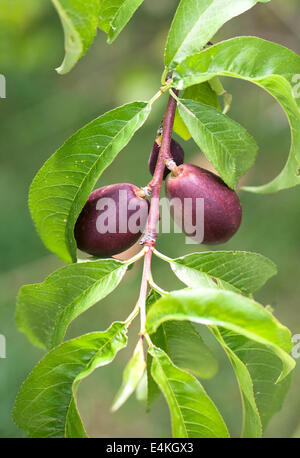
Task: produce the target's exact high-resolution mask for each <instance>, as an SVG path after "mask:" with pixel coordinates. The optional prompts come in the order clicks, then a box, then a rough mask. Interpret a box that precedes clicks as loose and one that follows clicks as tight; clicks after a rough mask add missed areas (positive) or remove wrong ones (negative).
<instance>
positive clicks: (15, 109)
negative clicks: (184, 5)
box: [0, 0, 300, 437]
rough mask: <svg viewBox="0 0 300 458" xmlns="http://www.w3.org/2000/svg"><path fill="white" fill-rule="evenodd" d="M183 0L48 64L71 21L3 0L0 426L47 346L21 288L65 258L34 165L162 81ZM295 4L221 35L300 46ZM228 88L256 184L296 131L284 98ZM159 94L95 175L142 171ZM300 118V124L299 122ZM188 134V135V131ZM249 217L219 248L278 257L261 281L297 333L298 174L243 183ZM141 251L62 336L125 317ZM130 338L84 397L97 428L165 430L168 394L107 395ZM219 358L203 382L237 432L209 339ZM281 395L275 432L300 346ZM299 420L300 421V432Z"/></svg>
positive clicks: (162, 278) (162, 244)
mask: <svg viewBox="0 0 300 458" xmlns="http://www.w3.org/2000/svg"><path fill="white" fill-rule="evenodd" d="M177 4H178V1H175V0H163V1H162V0H145V2H144V4H143V5H142V7H141V8H140V9H139V10H138V12H137V13H136V14H135V16H134V19H133V20H132V21H131V23H130V24H129V25H128V26H127V27H126V29H125V30H124V31H123V32H122V34H121V36H120V37H119V39H118V40H117V41H116V42H115V43H114V44H113V45H111V46H108V45H107V44H106V40H105V35H104V33H102V32H101V31H99V34H98V36H97V38H96V40H95V42H94V44H93V46H92V47H91V49H90V50H89V51H88V53H87V55H86V56H85V57H84V58H83V59H82V60H81V61H80V62H79V64H78V65H77V66H76V68H75V69H74V70H73V71H72V72H71V73H69V74H68V75H66V76H63V77H62V76H59V75H57V73H56V72H55V71H54V69H55V67H57V66H58V65H59V64H60V63H61V60H62V58H63V33H62V28H61V25H60V22H59V19H58V16H57V14H56V12H55V10H54V8H53V6H52V4H51V2H50V0H39V1H37V0H26V2H24V0H0V73H1V74H4V75H5V77H6V80H7V98H6V99H0V128H1V135H0V145H1V146H0V151H1V166H0V218H1V224H0V333H1V334H3V335H5V337H6V343H7V358H6V359H0V437H19V436H22V432H21V431H20V430H18V428H17V427H16V426H15V425H14V424H13V422H12V420H11V409H12V406H13V401H14V399H15V396H16V393H17V390H18V387H19V386H20V384H21V383H22V381H23V380H24V379H25V377H26V376H27V374H28V373H29V372H30V370H31V369H32V367H33V366H34V364H35V363H36V362H37V361H38V360H39V359H40V358H41V357H42V355H43V352H42V351H41V350H39V349H36V348H34V347H33V346H32V345H31V344H30V343H29V342H28V341H27V339H26V337H25V336H24V335H23V334H21V333H19V332H18V330H17V329H16V326H15V321H14V313H15V302H16V295H17V292H18V289H19V287H20V286H21V285H22V284H24V283H34V282H38V281H42V280H43V279H44V278H45V277H46V276H47V275H48V274H50V273H51V272H52V271H53V270H54V269H56V268H57V267H59V266H61V262H60V261H59V260H58V259H57V258H56V257H55V256H52V255H51V254H50V253H49V252H47V250H46V249H45V248H44V247H43V245H42V243H41V241H40V240H39V238H38V236H37V234H36V232H35V230H34V227H33V224H32V221H31V219H30V215H29V211H28V207H27V196H28V187H29V185H30V182H31V180H32V178H33V177H34V174H35V173H36V171H37V170H38V169H39V168H40V167H41V165H42V164H43V162H44V161H45V160H46V159H47V158H48V157H49V155H50V154H52V153H53V152H54V151H55V150H56V149H57V148H58V147H59V146H60V145H61V144H62V143H63V142H64V141H65V140H66V139H67V138H68V137H69V136H70V135H71V134H72V133H73V132H75V131H76V130H77V129H78V128H80V127H82V126H83V125H84V124H85V123H87V122H89V121H91V120H92V119H93V118H95V117H97V116H98V115H100V114H102V113H103V112H105V111H106V110H108V109H111V108H114V107H116V106H118V105H121V104H123V103H125V102H129V101H133V100H140V99H142V100H145V99H148V98H150V97H151V96H152V95H153V94H154V93H155V92H156V91H157V89H158V87H159V84H160V76H161V72H162V56H163V49H164V43H165V40H166V36H167V31H168V27H169V25H170V22H171V18H172V16H173V13H174V11H175V9H176V6H177ZM299 20H300V7H299V2H298V1H297V0H294V1H292V0H286V1H284V2H283V1H280V0H277V1H276V0H273V1H272V2H271V3H270V4H266V5H259V6H257V7H255V8H254V9H253V10H251V11H249V12H247V13H246V14H244V15H243V16H240V17H238V18H236V19H234V20H233V21H231V22H230V23H229V24H227V25H226V26H225V27H223V29H222V30H221V31H220V32H219V33H218V35H217V37H216V38H215V41H219V40H223V39H227V38H230V37H232V36H236V35H257V36H260V37H262V38H266V39H269V40H273V41H276V42H278V43H281V44H282V45H285V46H287V47H290V48H291V49H293V50H294V51H296V52H298V53H299V52H300V32H299ZM223 83H224V85H225V86H226V88H227V89H228V91H229V92H231V93H232V94H233V105H232V110H231V112H230V116H232V117H233V118H234V119H236V120H237V121H239V122H240V123H241V124H243V125H244V126H245V127H247V128H248V130H249V131H250V132H251V133H252V134H253V135H254V136H255V138H256V140H257V142H258V144H259V146H260V153H259V156H258V159H257V162H256V165H255V167H254V168H253V169H252V170H251V171H250V173H249V174H248V175H247V177H246V178H245V181H246V182H247V183H249V184H250V183H251V184H260V183H263V182H266V181H267V180H269V179H271V178H273V177H274V176H275V174H276V173H277V172H279V170H280V168H281V167H282V165H283V164H284V162H285V160H286V157H287V154H288V149H289V144H290V133H289V128H288V123H287V120H286V118H285V116H284V114H283V112H282V110H281V109H280V107H279V106H278V105H277V104H276V102H275V101H274V100H273V99H272V98H271V97H270V96H269V95H268V94H266V93H264V92H263V91H262V90H260V89H258V88H256V87H255V86H251V85H249V84H247V83H245V82H238V81H236V80H231V79H224V81H223ZM162 99H163V100H160V101H159V102H158V103H157V104H156V105H155V107H154V110H153V113H152V114H151V117H150V120H149V121H148V122H147V124H146V125H145V126H144V127H143V128H142V129H141V130H140V131H139V132H138V133H137V135H136V136H135V137H134V138H133V140H132V141H131V143H130V144H129V145H128V146H127V147H126V148H125V150H124V151H122V152H121V153H120V155H119V156H118V158H117V159H116V160H115V162H114V163H113V164H112V165H111V167H110V168H109V169H108V170H107V171H106V172H105V173H104V175H103V176H102V178H101V184H102V185H104V184H110V183H118V182H124V181H125V182H132V183H134V184H136V185H145V184H146V183H147V182H148V181H149V178H150V177H149V173H148V169H147V160H148V155H149V152H150V150H151V146H152V143H153V139H154V136H155V132H156V129H157V127H158V125H159V122H160V119H161V117H162V114H163V107H164V105H165V103H166V98H162ZM299 128H300V127H299ZM181 143H182V144H183V143H184V141H181ZM183 146H184V148H185V150H186V159H187V161H188V162H194V163H198V164H204V163H205V162H204V159H203V156H202V155H201V154H200V152H199V151H198V149H197V147H196V146H195V144H194V143H193V141H192V140H190V141H189V142H186V143H185V144H184V145H183ZM240 197H241V200H242V204H243V210H244V217H243V223H242V227H241V229H240V231H239V233H238V234H237V235H236V236H235V237H234V238H233V239H232V241H230V243H228V244H226V246H224V247H223V246H220V247H218V248H226V249H243V250H251V251H256V252H260V253H262V254H264V255H266V256H268V257H270V258H271V259H272V260H274V261H275V262H276V263H277V265H278V269H279V273H278V275H277V277H275V278H273V279H272V280H271V281H269V283H268V284H267V285H266V286H265V287H264V289H263V290H262V291H261V292H259V293H258V294H257V295H256V298H257V299H258V300H260V301H262V303H264V304H271V305H272V307H273V308H274V309H275V314H276V316H277V317H278V318H279V319H280V320H281V321H282V322H283V323H284V324H286V325H287V326H288V327H289V328H290V329H291V331H292V334H300V304H299V297H300V282H299V274H300V265H299V259H300V232H299V227H300V211H299V198H300V188H295V189H292V190H289V191H284V192H280V193H278V194H276V195H266V196H258V195H252V194H247V193H241V195H240ZM158 249H160V250H161V251H163V252H165V253H166V254H167V255H169V256H172V257H176V256H178V255H181V254H183V253H187V252H191V251H196V250H197V249H205V247H199V248H198V247H197V248H196V247H195V246H193V245H184V237H183V236H181V235H178V234H177V235H174V236H168V235H162V236H161V238H160V239H159V242H158ZM154 278H155V279H156V280H157V281H158V282H159V283H160V285H161V286H162V287H164V288H165V289H172V288H177V287H180V284H179V282H178V281H177V280H174V278H173V277H172V275H171V274H170V271H169V268H168V266H167V265H164V263H162V262H159V261H156V260H155V261H154ZM139 279H140V265H139V266H135V267H134V269H133V270H131V271H130V272H129V273H128V275H127V277H126V278H125V280H124V281H123V283H122V284H121V286H120V287H119V289H118V290H117V291H115V292H114V293H112V294H111V295H110V296H109V297H108V298H106V299H105V300H103V301H102V302H101V303H99V304H97V305H96V306H95V307H93V308H92V309H91V310H89V311H87V312H85V313H84V314H83V315H82V316H81V317H79V318H77V319H76V320H75V321H74V323H73V324H72V325H71V326H70V328H69V330H68V334H67V338H71V337H75V336H78V335H80V334H82V333H85V332H89V331H94V330H104V329H106V327H107V326H108V325H109V324H110V323H111V322H112V321H113V320H116V319H123V318H125V317H126V316H127V315H128V313H129V312H130V310H131V309H132V307H133V305H134V304H135V301H136V299H137V295H138V281H139ZM135 334H136V329H135V326H133V328H132V330H131V332H130V336H131V339H130V344H129V346H128V348H127V349H126V350H125V351H123V352H121V353H120V354H119V355H118V356H117V358H116V360H115V361H114V363H113V364H112V365H111V366H108V367H105V368H102V369H99V370H97V371H96V372H94V374H93V375H92V376H90V377H89V378H88V379H87V380H85V381H83V382H82V384H81V387H80V389H79V408H80V411H81V414H82V417H83V419H84V422H85V425H86V428H87V431H88V433H89V435H91V436H92V437H101V436H102V437H168V436H170V422H169V414H168V410H167V407H166V405H165V402H164V400H163V398H162V397H161V398H160V399H159V400H157V401H156V403H155V404H154V406H153V408H152V411H151V412H150V413H147V414H146V413H145V408H144V406H143V405H141V404H139V403H138V401H136V399H135V396H132V397H131V398H130V400H129V402H128V403H127V404H126V405H125V406H123V407H122V408H121V409H120V411H119V412H117V413H116V414H111V413H110V411H109V409H110V405H111V402H112V399H113V396H114V394H115V392H116V390H117V389H118V387H119V385H120V382H121V373H122V369H123V367H124V365H125V363H126V360H127V358H128V357H129V355H130V353H131V351H132V349H133V347H134V345H135V339H136V337H135ZM210 343H211V344H212V345H213V349H214V352H215V355H216V357H217V359H218V361H219V366H220V369H219V372H218V374H217V375H216V376H215V378H214V379H213V380H211V381H209V382H205V381H204V386H205V387H206V389H207V390H208V392H209V394H210V395H211V397H212V398H213V399H214V400H215V402H216V404H217V406H218V408H219V409H220V410H221V412H222V414H223V416H224V418H225V420H226V421H227V423H228V425H229V428H230V431H231V433H232V435H233V436H238V435H239V433H240V427H241V404H240V398H239V392H238V388H237V384H236V381H235V378H234V376H233V373H232V370H231V368H230V366H229V363H228V362H227V360H226V358H225V357H224V354H223V353H222V351H221V350H220V349H219V347H218V345H216V344H215V343H214V342H213V341H211V340H210ZM298 361H299V362H298V364H297V367H296V370H295V374H294V378H293V383H292V388H291V390H290V392H289V395H288V397H287V399H286V402H285V404H284V407H283V409H282V411H281V412H280V413H278V414H277V415H276V416H275V417H274V419H273V420H272V421H271V423H270V425H269V427H268V429H267V432H266V436H267V437H292V436H298V437H300V428H299V424H300V416H299V413H300V397H299V385H300V360H298ZM297 430H298V433H297Z"/></svg>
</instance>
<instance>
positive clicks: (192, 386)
mask: <svg viewBox="0 0 300 458" xmlns="http://www.w3.org/2000/svg"><path fill="white" fill-rule="evenodd" d="M148 351H149V353H150V354H151V356H152V358H153V362H152V369H151V373H152V376H153V378H154V379H155V381H156V383H157V384H158V385H159V387H160V389H161V391H162V393H163V395H164V396H165V398H166V401H167V403H168V406H169V409H170V414H171V421H172V432H173V437H176V438H193V437H194V438H196V437H197V438H204V437H209V438H212V437H216V438H221V437H229V434H228V431H227V428H226V425H225V423H224V421H223V419H222V417H221V415H220V413H219V412H218V410H217V408H216V407H215V405H214V404H213V402H212V401H211V399H210V398H209V397H208V395H207V394H206V392H205V391H204V389H203V387H202V386H201V384H200V382H199V381H198V380H197V379H196V378H195V377H193V376H192V375H190V374H188V373H187V372H185V371H183V370H181V369H178V367H176V366H174V365H173V364H172V362H171V360H170V359H169V357H168V356H167V355H166V353H165V352H164V351H163V350H161V349H159V348H156V347H149V350H148Z"/></svg>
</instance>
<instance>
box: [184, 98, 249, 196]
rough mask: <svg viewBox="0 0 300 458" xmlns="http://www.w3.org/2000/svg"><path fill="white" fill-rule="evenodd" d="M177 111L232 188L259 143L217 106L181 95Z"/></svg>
mask: <svg viewBox="0 0 300 458" xmlns="http://www.w3.org/2000/svg"><path fill="white" fill-rule="evenodd" d="M178 109H179V113H180V116H181V117H182V119H183V121H184V123H185V124H186V126H187V128H188V130H189V132H190V133H191V135H192V137H193V139H194V140H195V142H196V143H197V145H198V146H199V148H201V149H202V151H204V154H205V156H206V157H207V158H208V159H209V161H210V162H211V163H212V165H213V166H214V168H215V169H216V170H217V172H218V173H219V174H220V176H221V177H222V178H223V180H224V181H225V183H226V184H227V185H228V186H229V187H231V188H235V187H236V185H237V183H238V180H239V179H240V178H241V177H242V176H243V175H245V173H246V172H247V171H248V170H249V169H250V168H251V167H252V165H253V164H254V161H255V158H256V153H257V150H258V146H257V144H256V143H255V140H254V139H253V137H251V135H250V134H249V133H248V132H247V131H246V129H245V128H244V127H242V126H241V125H240V124H238V123H237V122H236V121H234V120H233V119H231V118H229V117H228V116H226V115H224V114H223V113H221V112H220V111H218V110H217V109H216V108H213V107H210V106H208V105H204V104H203V103H199V102H196V101H194V100H188V99H180V102H179V107H178Z"/></svg>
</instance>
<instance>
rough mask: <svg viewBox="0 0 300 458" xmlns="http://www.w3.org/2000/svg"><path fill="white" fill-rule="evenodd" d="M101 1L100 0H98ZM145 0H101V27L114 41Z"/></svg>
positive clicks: (109, 41)
mask: <svg viewBox="0 0 300 458" xmlns="http://www.w3.org/2000/svg"><path fill="white" fill-rule="evenodd" d="M98 1H99V0H98ZM143 1H144V0H100V13H99V27H100V28H101V29H102V30H104V31H105V32H106V33H107V35H108V43H112V42H113V41H114V40H115V39H116V38H117V36H118V35H119V34H120V32H121V31H122V30H123V29H124V27H125V26H126V24H127V23H128V22H129V21H130V19H131V17H132V16H133V14H134V13H135V11H136V10H137V9H138V7H139V6H140V5H141V4H142V3H143Z"/></svg>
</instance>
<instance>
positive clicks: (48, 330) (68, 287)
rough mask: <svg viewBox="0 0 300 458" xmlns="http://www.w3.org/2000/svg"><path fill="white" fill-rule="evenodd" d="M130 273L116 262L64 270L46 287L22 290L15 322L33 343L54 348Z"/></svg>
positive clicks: (59, 271) (42, 285)
mask: <svg viewBox="0 0 300 458" xmlns="http://www.w3.org/2000/svg"><path fill="white" fill-rule="evenodd" d="M126 270H127V266H126V264H124V263H122V262H121V261H116V260H114V259H102V260H100V261H87V262H82V263H79V264H71V265H69V266H65V267H62V268H61V269H58V270H57V271H56V272H54V273H53V274H51V275H50V276H49V277H48V278H47V279H46V280H45V281H44V282H43V283H39V284H35V285H25V286H23V287H22V288H21V290H20V293H19V296H18V302H17V312H16V320H17V325H18V328H19V329H20V330H21V331H23V332H24V333H25V334H26V335H27V336H28V338H29V339H30V340H31V342H32V343H34V344H35V345H37V346H39V347H42V348H48V349H50V348H53V347H55V346H56V345H58V344H60V343H61V341H62V340H63V338H64V335H65V332H66V330H67V327H68V326H69V324H70V323H71V321H73V320H74V319H75V318H76V317H77V316H78V315H80V314H81V313H83V312H84V311H85V310H87V309H88V308H90V307H91V306H92V305H94V304H96V302H98V301H100V300H101V299H103V298H104V297H106V296H107V295H108V294H109V293H111V292H112V291H113V290H114V289H115V288H116V287H117V286H118V284H119V283H120V281H121V280H122V278H123V276H124V275H125V273H126Z"/></svg>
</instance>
